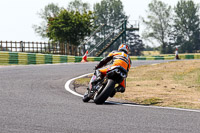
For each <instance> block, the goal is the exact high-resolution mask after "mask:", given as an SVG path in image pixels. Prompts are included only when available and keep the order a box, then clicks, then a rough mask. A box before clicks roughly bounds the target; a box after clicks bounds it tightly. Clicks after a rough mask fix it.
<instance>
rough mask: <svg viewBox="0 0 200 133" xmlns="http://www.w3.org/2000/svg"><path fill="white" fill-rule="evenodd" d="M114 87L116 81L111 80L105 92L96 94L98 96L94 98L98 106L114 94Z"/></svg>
mask: <svg viewBox="0 0 200 133" xmlns="http://www.w3.org/2000/svg"><path fill="white" fill-rule="evenodd" d="M114 87H115V81H113V80H112V79H109V80H108V82H107V84H106V86H105V88H104V89H103V91H101V92H100V93H99V94H96V96H95V97H94V102H95V103H96V104H103V103H104V102H105V101H106V100H107V99H108V97H109V96H110V94H111V93H112V91H113V89H114Z"/></svg>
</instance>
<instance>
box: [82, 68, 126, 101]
mask: <svg viewBox="0 0 200 133" xmlns="http://www.w3.org/2000/svg"><path fill="white" fill-rule="evenodd" d="M97 75H98V70H96V71H95V73H94V75H93V76H92V78H91V80H90V82H89V86H88V88H87V91H86V92H85V94H84V96H83V99H82V100H83V102H89V101H90V100H91V99H92V100H94V103H96V104H103V103H104V102H105V101H106V100H107V99H108V98H109V97H113V96H114V95H115V93H116V92H117V90H116V88H115V86H116V85H117V84H120V83H121V82H122V81H123V80H124V79H125V78H126V77H127V70H125V69H124V68H123V67H121V66H114V67H111V68H110V69H109V70H108V71H107V74H106V76H105V77H104V78H102V79H99V80H97V78H99V77H98V76H97ZM95 81H96V82H95Z"/></svg>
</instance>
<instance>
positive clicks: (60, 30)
mask: <svg viewBox="0 0 200 133" xmlns="http://www.w3.org/2000/svg"><path fill="white" fill-rule="evenodd" d="M92 27H93V13H92V12H91V11H88V12H86V11H85V12H84V13H82V14H80V13H79V12H78V11H67V10H66V9H63V10H61V11H60V13H59V14H58V16H56V17H50V18H49V19H48V33H47V36H48V37H49V38H50V40H53V41H56V42H60V43H65V42H68V43H70V44H72V45H75V46H78V45H79V44H80V42H81V41H83V39H84V37H85V36H87V35H89V34H90V32H91V31H92Z"/></svg>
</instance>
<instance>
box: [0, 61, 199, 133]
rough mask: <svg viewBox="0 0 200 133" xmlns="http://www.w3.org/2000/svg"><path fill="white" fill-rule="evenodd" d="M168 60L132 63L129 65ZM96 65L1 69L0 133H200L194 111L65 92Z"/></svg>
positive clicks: (70, 64)
mask: <svg viewBox="0 0 200 133" xmlns="http://www.w3.org/2000/svg"><path fill="white" fill-rule="evenodd" d="M160 62H166V61H133V66H139V65H143V64H154V63H160ZM95 65H96V63H83V64H82V63H69V64H59V65H35V66H34V65H30V66H9V67H1V68H0V133H199V132H200V113H199V112H195V111H184V110H173V109H165V108H149V107H144V106H143V105H141V106H125V105H116V104H108V103H107V104H103V105H95V104H94V103H92V102H89V103H83V102H82V99H81V97H77V96H75V95H72V94H71V93H69V92H68V91H66V90H65V88H64V86H65V83H66V82H67V81H68V80H69V79H72V78H74V77H77V76H80V75H83V74H86V73H91V72H93V68H94V66H95Z"/></svg>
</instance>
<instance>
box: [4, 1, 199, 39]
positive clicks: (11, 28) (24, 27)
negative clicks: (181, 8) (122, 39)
mask: <svg viewBox="0 0 200 133" xmlns="http://www.w3.org/2000/svg"><path fill="white" fill-rule="evenodd" d="M70 1H72V0H0V5H1V8H0V41H30V42H46V41H47V40H45V39H42V38H41V37H40V36H38V35H37V34H36V33H35V32H34V29H33V28H32V26H33V25H34V24H36V25H39V24H40V23H41V22H42V20H41V19H40V18H39V16H38V14H37V13H38V12H39V11H40V10H41V9H44V7H45V6H46V5H48V4H49V3H55V4H58V5H59V6H62V7H67V5H68V3H69V2H70ZM82 1H83V2H87V3H89V4H90V5H91V6H93V5H94V3H97V2H98V3H99V2H100V1H101V0H82ZM121 1H122V3H123V5H124V11H125V13H126V15H127V16H129V17H130V18H129V20H130V22H131V21H133V20H137V21H139V22H140V21H141V20H140V19H139V18H140V16H141V17H146V10H147V9H148V4H149V3H150V2H151V0H121ZM161 1H163V2H165V3H167V4H168V5H171V6H173V7H174V6H175V5H176V4H177V2H178V0H161ZM193 1H194V2H195V3H200V1H199V0H193ZM143 31H144V27H143V25H141V24H140V31H139V34H140V35H141V33H142V32H143Z"/></svg>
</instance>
